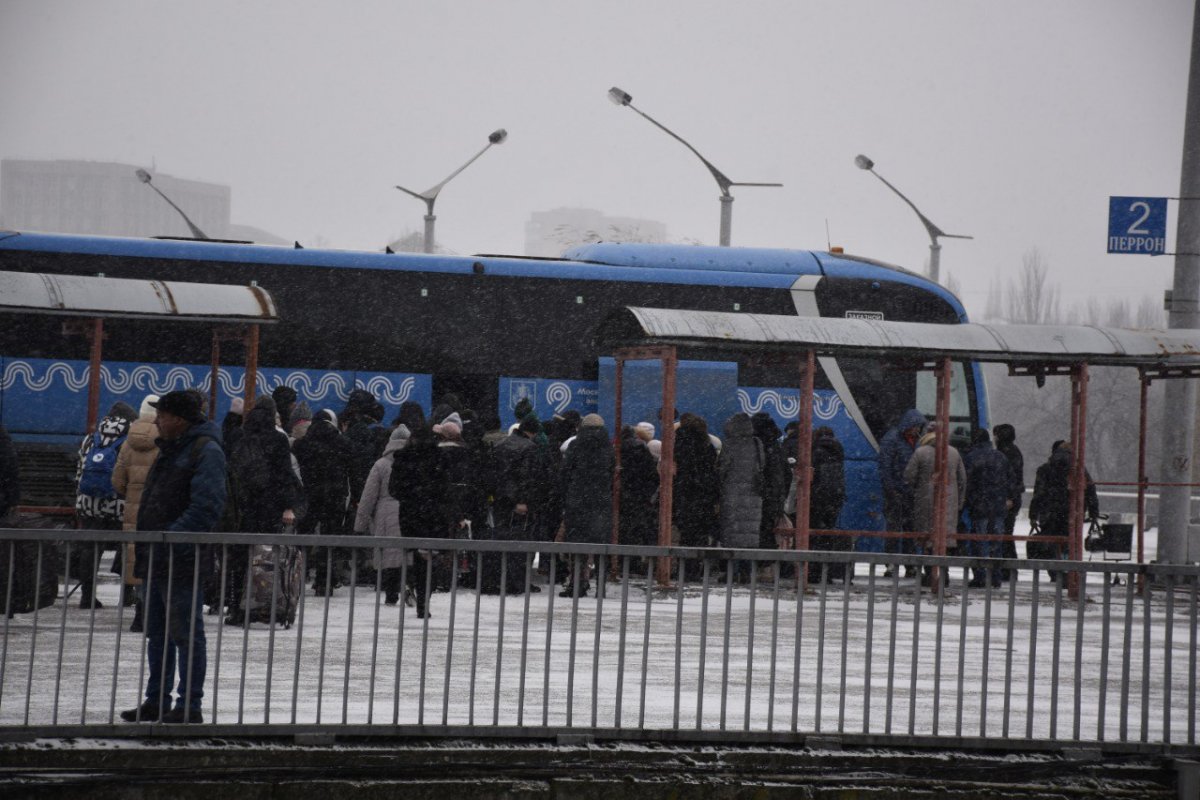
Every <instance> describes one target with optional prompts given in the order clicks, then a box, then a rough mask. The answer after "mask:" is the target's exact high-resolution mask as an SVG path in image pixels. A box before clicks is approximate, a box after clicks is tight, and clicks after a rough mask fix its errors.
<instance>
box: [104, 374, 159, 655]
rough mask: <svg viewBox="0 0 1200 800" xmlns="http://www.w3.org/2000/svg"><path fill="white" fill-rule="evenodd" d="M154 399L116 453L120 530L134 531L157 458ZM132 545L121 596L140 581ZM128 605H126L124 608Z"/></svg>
mask: <svg viewBox="0 0 1200 800" xmlns="http://www.w3.org/2000/svg"><path fill="white" fill-rule="evenodd" d="M157 400H158V395H156V394H148V395H146V397H145V399H143V400H142V407H141V409H140V410H139V411H138V418H137V419H136V420H134V422H133V424H132V425H130V426H129V435H128V436H127V437H126V439H125V443H124V444H123V445H121V449H120V450H119V451H118V452H117V463H116V466H114V467H113V474H112V482H113V488H114V489H116V490H117V494H119V495H121V496H122V497H124V498H125V512H124V516H123V518H122V528H123V530H127V531H132V530H137V515H138V507H139V506H140V505H141V501H142V488H143V487H144V486H145V485H146V476H147V475H149V474H150V467H151V466H152V465H153V464H154V459H156V458H158V445H156V444H155V443H154V440H155V439H156V438H157V437H158V428H157V427H156V426H155V424H154V417H155V415H156V413H157V412H156V411H155V410H154V408H153V407H152V406H151V405H150V404H151V403H153V402H155V401H157ZM133 560H134V546H133V545H132V544H126V545H125V595H126V597H129V596H130V595H132V594H133V587H135V586H139V585H141V583H142V581H141V579H140V578H135V577H134V576H133ZM128 604H129V603H128V602H126V605H128ZM141 622H142V604H141V602H140V601H138V603H137V610H136V611H135V613H134V617H133V625H132V626H131V627H130V630H132V631H134V632H137V631H140V630H141Z"/></svg>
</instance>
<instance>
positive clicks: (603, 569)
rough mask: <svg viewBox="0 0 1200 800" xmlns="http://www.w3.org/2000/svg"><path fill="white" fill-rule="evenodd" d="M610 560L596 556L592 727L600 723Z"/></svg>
mask: <svg viewBox="0 0 1200 800" xmlns="http://www.w3.org/2000/svg"><path fill="white" fill-rule="evenodd" d="M607 560H608V559H606V558H603V557H601V556H599V555H597V556H596V640H595V643H594V644H593V645H592V727H593V728H594V727H596V723H597V722H598V717H597V716H596V715H597V713H598V708H597V706H598V705H599V702H600V632H601V630H602V628H601V623H602V621H603V618H604V592H605V581H606V579H607V578H608V567H607V565H606V564H605V563H604V562H605V561H607Z"/></svg>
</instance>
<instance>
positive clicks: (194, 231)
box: [136, 169, 209, 239]
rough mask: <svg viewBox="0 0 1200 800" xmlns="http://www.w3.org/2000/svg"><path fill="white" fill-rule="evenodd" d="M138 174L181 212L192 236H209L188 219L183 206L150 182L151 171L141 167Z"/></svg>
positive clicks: (141, 179)
mask: <svg viewBox="0 0 1200 800" xmlns="http://www.w3.org/2000/svg"><path fill="white" fill-rule="evenodd" d="M136 174H137V177H138V180H139V181H141V182H142V183H144V184H146V185H147V186H149V187H150V188H151V189H153V190H154V191H155V192H157V193H158V196H159V197H161V198H162V199H163V200H166V201H167V205H169V206H170V207H171V208H173V209H175V210H176V211H178V212H179V216H181V217H183V221H184V222H186V223H187V226H188V230H190V231H191V232H192V236H194V237H196V238H197V239H207V238H209V237H208V235H207V234H206V233H205V232H204V231H202V230H200V228H199V227H198V226H197V225H196V223H194V222H192V221H191V220H190V219H188V215H187V214H185V213H183V209H182V208H180V207H179V206H177V205H175V204H174V203H172V202H171V198H169V197H167V196H166V195H165V194H163V193H162V192H161V191H159V189H158V187H157V186H155V185H154V184H153V183H151V182H150V180H151V178H150V173H149V172H146V170H144V169H139V170H136Z"/></svg>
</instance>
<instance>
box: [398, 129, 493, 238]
mask: <svg viewBox="0 0 1200 800" xmlns="http://www.w3.org/2000/svg"><path fill="white" fill-rule="evenodd" d="M507 138H508V131H506V130H504V128H497V129H496V130H494V131H492V132H491V134H489V135H488V143H487V144H486V145H484V147H483V149H482V150H480V151H479V152H478V153H476V154H475V155H473V156H471V158H470V160H468V161H467V163H465V164H463V165H462V166H461V167H459V168H458V169H456V170H454V172H451V173H450V174H449V175H448V176H446V179H445V180H444V181H442V182H441V183H439V184H437V185H436V186H433V187H431V188H429V189H426V190H425V191H423V192H414V191H413V190H412V189H405V188H404V187H403V186H397V187H396V188H397V189H399V190H400V191H402V192H404V193H405V194H410V195H412V196H413V197H415V198H417V199H418V200H424V201H425V242H424V245H425V252H426V253H432V252H433V245H434V242H433V224H434V222H436V221H437V217H436V216H434V214H433V204H434V203H435V202H437V198H438V192H440V191H442V187H444V186H445V185H446V184H447V183H449V182H450V181H451V179H453V178H454V176H455V175H457V174H458V173H460V172H462V171H463V170H464V169H466V168H467V167H469V166H471V164H473V163H474V162H475V159H477V158H479V157H480V156H481V155H483V154H484V153H486V152H487V151H488V148H489V147H491V146H492V145H494V144H503V143H504V140H505V139H507Z"/></svg>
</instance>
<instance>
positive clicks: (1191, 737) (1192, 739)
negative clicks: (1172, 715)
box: [1187, 580, 1200, 745]
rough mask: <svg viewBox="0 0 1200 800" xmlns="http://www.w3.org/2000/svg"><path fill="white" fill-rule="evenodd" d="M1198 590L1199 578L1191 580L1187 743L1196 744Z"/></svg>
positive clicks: (1199, 585)
mask: <svg viewBox="0 0 1200 800" xmlns="http://www.w3.org/2000/svg"><path fill="white" fill-rule="evenodd" d="M1198 591H1200V580H1194V581H1192V603H1191V605H1192V608H1191V624H1190V627H1191V632H1190V634H1189V637H1188V738H1187V743H1188V744H1190V745H1194V744H1196V645H1197V642H1196V632H1197V625H1196V622H1197V619H1196V618H1197V607H1198V606H1200V603H1197V600H1198V599H1200V598H1197V593H1198Z"/></svg>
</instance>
